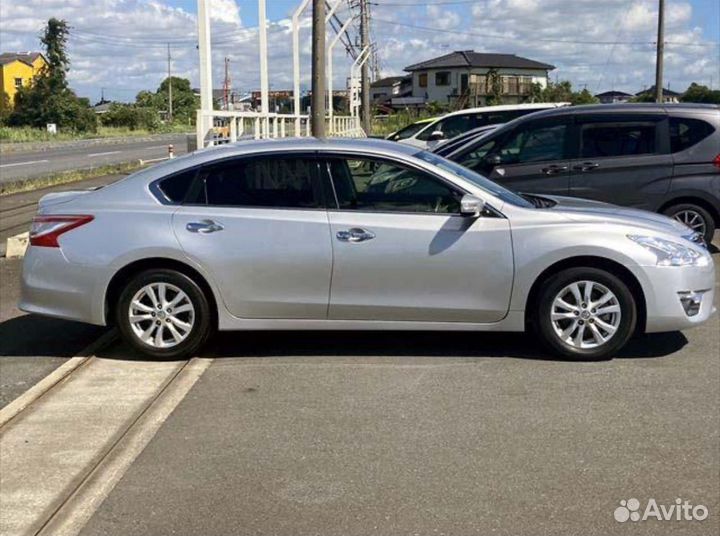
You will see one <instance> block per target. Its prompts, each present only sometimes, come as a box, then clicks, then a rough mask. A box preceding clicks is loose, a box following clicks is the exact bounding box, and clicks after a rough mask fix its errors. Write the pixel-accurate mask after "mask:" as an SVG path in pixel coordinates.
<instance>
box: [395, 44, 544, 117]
mask: <svg viewBox="0 0 720 536" xmlns="http://www.w3.org/2000/svg"><path fill="white" fill-rule="evenodd" d="M553 69H555V66H554V65H550V64H548V63H543V62H540V61H536V60H531V59H529V58H524V57H522V56H517V55H515V54H496V53H484V52H475V51H474V50H458V51H455V52H451V53H449V54H445V55H444V56H439V57H437V58H432V59H429V60H426V61H422V62H420V63H415V64H413V65H408V66H407V67H405V71H407V72H409V73H410V74H411V76H412V88H413V91H412V96H413V97H423V98H424V99H425V100H426V101H428V102H430V101H436V102H440V103H448V104H453V103H455V102H457V100H458V99H464V100H466V101H467V100H468V98H471V102H468V103H467V104H469V105H473V106H482V105H483V104H485V101H486V100H487V97H488V95H489V94H490V93H491V92H492V90H491V88H492V85H493V83H496V84H499V86H500V87H501V88H502V91H501V95H502V101H503V104H518V103H522V102H526V101H528V100H529V99H530V96H531V90H532V85H533V84H534V83H539V84H540V85H541V86H543V87H544V86H546V85H547V82H548V73H549V72H550V71H552V70H553Z"/></svg>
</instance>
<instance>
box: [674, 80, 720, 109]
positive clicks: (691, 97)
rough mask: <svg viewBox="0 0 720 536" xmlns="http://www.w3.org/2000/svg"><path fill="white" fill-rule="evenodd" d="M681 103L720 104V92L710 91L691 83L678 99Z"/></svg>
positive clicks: (705, 87)
mask: <svg viewBox="0 0 720 536" xmlns="http://www.w3.org/2000/svg"><path fill="white" fill-rule="evenodd" d="M680 101H681V102H699V103H707V104H720V90H718V89H715V90H712V89H710V88H709V87H707V86H701V85H700V84H696V83H695V82H693V83H692V84H690V86H689V87H688V88H687V89H686V90H685V93H683V94H682V96H681V97H680Z"/></svg>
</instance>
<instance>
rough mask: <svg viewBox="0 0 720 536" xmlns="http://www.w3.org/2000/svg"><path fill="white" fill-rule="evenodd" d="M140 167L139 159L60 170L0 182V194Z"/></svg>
mask: <svg viewBox="0 0 720 536" xmlns="http://www.w3.org/2000/svg"><path fill="white" fill-rule="evenodd" d="M142 167H145V166H142V165H140V162H139V161H135V162H129V163H126V164H111V165H107V166H100V167H95V168H89V169H79V170H74V171H61V172H59V173H52V174H49V175H43V176H40V177H32V178H28V179H20V180H17V181H10V182H6V183H0V196H4V195H10V194H19V193H22V192H29V191H32V190H40V189H42V188H49V187H50V186H58V185H60V184H68V183H71V182H78V181H82V180H85V179H94V178H95V177H102V176H104V175H115V174H128V173H132V172H133V171H137V170H138V169H140V168H142Z"/></svg>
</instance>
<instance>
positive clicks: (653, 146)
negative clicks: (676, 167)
mask: <svg viewBox="0 0 720 536" xmlns="http://www.w3.org/2000/svg"><path fill="white" fill-rule="evenodd" d="M664 119H665V117H664V114H655V115H653V114H642V115H641V114H598V115H596V116H579V117H577V118H576V127H575V128H576V130H577V132H578V134H577V136H576V139H577V140H578V148H577V151H576V154H577V155H578V156H577V158H574V159H572V160H571V161H570V169H571V172H572V175H571V179H570V194H571V195H572V196H574V197H583V198H587V199H595V200H597V201H604V202H607V203H614V204H618V205H625V206H631V207H636V208H642V209H646V210H653V211H654V210H657V209H658V208H659V206H660V204H661V203H662V201H663V199H664V198H665V194H666V193H667V192H668V190H669V189H670V182H671V180H672V173H673V161H672V156H671V155H670V154H669V153H670V151H669V147H668V146H667V145H669V142H668V141H667V136H665V135H664V133H665V132H666V131H667V125H666V122H665V121H664Z"/></svg>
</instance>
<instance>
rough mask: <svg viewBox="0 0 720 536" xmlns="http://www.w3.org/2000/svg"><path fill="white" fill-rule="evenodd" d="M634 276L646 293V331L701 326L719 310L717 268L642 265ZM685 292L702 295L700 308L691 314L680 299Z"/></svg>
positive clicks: (711, 266) (653, 331) (637, 268)
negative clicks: (715, 302) (716, 302)
mask: <svg viewBox="0 0 720 536" xmlns="http://www.w3.org/2000/svg"><path fill="white" fill-rule="evenodd" d="M634 271H635V275H636V276H637V278H638V280H639V281H640V283H641V285H642V287H643V291H644V293H645V303H646V306H647V319H646V320H647V321H646V327H645V331H646V332H647V333H655V332H662V331H675V330H680V329H688V328H692V327H695V326H699V325H700V324H703V323H704V322H706V321H707V320H708V319H709V318H710V317H711V316H712V315H713V314H715V312H716V308H715V304H714V300H715V267H714V265H713V263H712V262H710V264H709V265H708V266H684V267H667V266H642V267H636V268H635V270H634ZM686 293H696V294H697V295H699V296H701V299H702V301H701V305H700V310H699V311H698V312H697V314H695V315H692V316H689V315H688V314H687V313H686V312H685V308H684V307H683V304H682V302H681V297H682V296H684V295H686Z"/></svg>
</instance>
